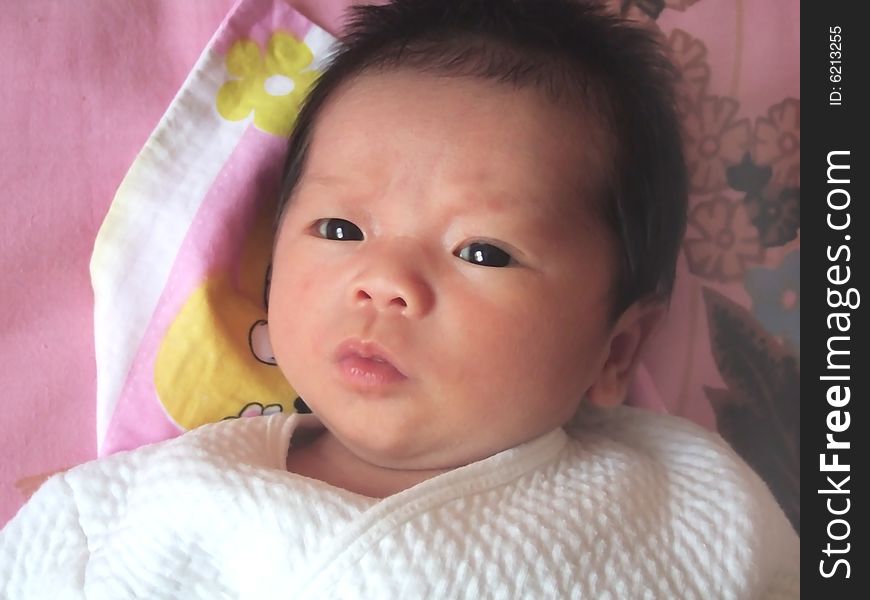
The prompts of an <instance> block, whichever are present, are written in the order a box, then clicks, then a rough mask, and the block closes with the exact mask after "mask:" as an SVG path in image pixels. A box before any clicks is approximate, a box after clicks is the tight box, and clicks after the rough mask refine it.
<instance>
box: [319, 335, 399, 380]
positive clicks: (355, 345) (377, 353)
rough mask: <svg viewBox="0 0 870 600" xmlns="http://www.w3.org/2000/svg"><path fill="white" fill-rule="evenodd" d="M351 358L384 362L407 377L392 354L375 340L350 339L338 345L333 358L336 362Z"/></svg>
mask: <svg viewBox="0 0 870 600" xmlns="http://www.w3.org/2000/svg"><path fill="white" fill-rule="evenodd" d="M350 356H359V357H362V358H369V359H373V360H376V361H380V362H384V363H387V364H389V365H390V366H391V367H393V368H394V369H395V370H396V371H398V372H399V373H400V374H401V375H402V376H403V377H407V376H408V375H407V374H406V371H405V370H404V369H403V368H402V367H401V366H400V365H399V363H398V361H397V360H396V359H395V358H394V357H393V355H392V353H391V352H390V351H389V350H387V349H386V348H384V347H383V346H381V345H380V344H378V343H377V342H375V341H373V340H363V339H360V338H348V339H346V340H344V341H343V342H342V343H340V344H339V345H338V347H337V348H336V350H335V354H334V356H333V358H334V360H335V362H341V361H342V360H343V359H345V358H348V357H350Z"/></svg>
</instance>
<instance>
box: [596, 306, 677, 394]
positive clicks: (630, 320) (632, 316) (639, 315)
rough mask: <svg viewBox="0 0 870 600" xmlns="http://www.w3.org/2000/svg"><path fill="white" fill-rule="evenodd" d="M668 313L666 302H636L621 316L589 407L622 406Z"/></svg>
mask: <svg viewBox="0 0 870 600" xmlns="http://www.w3.org/2000/svg"><path fill="white" fill-rule="evenodd" d="M665 310H666V308H665V304H664V302H663V301H661V300H657V299H655V300H650V299H647V300H639V301H637V302H635V303H634V304H632V305H631V306H630V307H629V308H628V309H626V311H625V312H623V313H622V315H621V316H620V317H619V319H618V320H617V321H616V324H615V325H614V327H613V331H612V332H611V335H610V348H609V350H608V353H607V360H606V361H605V363H604V366H603V367H602V368H601V373H600V374H599V375H598V379H597V380H596V381H595V383H593V384H592V386H591V387H590V388H589V391H588V392H587V393H586V399H587V401H588V402H589V403H591V404H592V405H593V406H599V407H609V406H616V405H618V404H622V402H623V401H624V400H625V396H626V394H627V393H628V384H629V383H630V381H631V376H632V375H633V374H634V369H635V367H636V366H637V361H638V358H639V357H640V351H641V349H642V348H643V346H644V344H645V343H646V340H648V339H649V337H650V335H651V334H652V332H653V331H655V329H656V326H657V325H658V324H659V322H660V321H661V320H662V317H664V314H665Z"/></svg>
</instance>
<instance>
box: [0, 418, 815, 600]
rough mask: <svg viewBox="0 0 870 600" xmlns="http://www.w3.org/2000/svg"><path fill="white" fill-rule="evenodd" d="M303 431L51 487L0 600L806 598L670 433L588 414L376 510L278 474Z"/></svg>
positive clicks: (756, 529) (703, 459) (747, 514)
mask: <svg viewBox="0 0 870 600" xmlns="http://www.w3.org/2000/svg"><path fill="white" fill-rule="evenodd" d="M312 418H313V417H311V416H306V417H302V416H299V415H290V416H288V415H281V414H279V415H275V416H271V417H256V418H250V419H238V420H234V421H226V422H222V423H218V424H214V425H208V426H205V427H202V428H200V429H197V430H195V431H193V432H190V433H188V434H186V435H184V436H182V437H180V438H177V439H174V440H171V441H168V442H163V443H160V444H155V445H152V446H148V447H145V448H141V449H139V450H136V451H133V452H128V453H122V454H117V455H115V456H111V457H109V458H105V459H102V460H98V461H95V462H91V463H88V464H85V465H82V466H80V467H77V468H75V469H73V470H71V471H69V472H67V473H65V474H62V475H58V476H55V477H53V478H52V479H50V480H49V481H47V482H46V483H45V484H44V485H43V486H42V488H40V490H39V491H38V492H37V493H36V494H35V495H34V497H33V498H32V499H31V500H30V502H28V503H27V504H26V505H25V506H24V507H23V508H22V509H21V510H20V511H19V513H18V515H16V517H15V518H14V519H13V520H12V521H10V523H9V524H8V525H7V526H6V527H5V528H4V529H3V531H2V533H0V597H2V598H4V599H5V598H9V599H18V598H27V599H41V598H47V599H50V600H59V599H61V598H89V599H104V598H105V599H112V600H118V599H123V598H148V599H158V598H184V599H189V598H203V599H206V598H207V599H210V600H212V599H218V598H233V599H235V598H242V599H244V598H373V599H381V598H383V599H388V600H393V599H417V598H419V599H426V600H429V599H437V598H450V599H456V598H504V599H514V598H531V599H535V600H539V599H545V598H590V599H605V600H606V599H609V598H612V599H635V598H638V599H640V598H663V599H693V598H698V599H704V600H708V599H712V598H717V599H718V598H733V599H740V600H743V599H754V598H797V597H799V592H800V590H799V587H800V583H799V571H798V569H799V565H798V562H799V550H800V543H799V540H798V537H797V536H796V534H795V533H794V530H793V529H792V528H791V527H790V525H789V523H788V521H787V520H786V518H785V515H784V514H783V512H782V510H781V509H780V508H779V507H778V506H777V504H776V502H775V501H774V499H773V497H772V495H771V494H770V492H769V490H768V489H767V487H766V486H765V485H764V483H763V482H762V481H761V480H760V479H759V478H758V477H757V476H756V475H755V474H754V473H753V472H752V471H751V469H750V468H749V467H748V466H747V465H746V464H745V463H743V462H742V461H741V460H740V459H739V458H738V457H737V456H736V455H735V454H734V453H733V452H732V451H731V450H730V449H729V448H728V446H727V445H726V444H725V442H724V441H722V440H721V438H719V437H717V436H714V435H711V434H709V433H706V432H704V431H703V430H701V429H699V428H697V427H695V426H694V425H691V424H690V423H688V422H686V421H683V420H681V419H677V418H674V417H667V416H662V415H656V414H652V413H648V412H644V411H641V410H637V409H629V408H620V409H615V410H612V411H607V412H602V413H591V414H589V415H587V416H585V417H584V418H583V419H582V422H580V423H579V424H578V425H576V426H574V425H572V426H571V427H570V428H569V432H570V435H569V434H566V432H565V431H564V430H562V429H557V430H555V431H553V432H551V433H548V434H546V435H544V436H542V437H540V438H538V439H536V440H533V441H531V442H528V443H526V444H523V445H521V446H518V447H516V448H512V449H509V450H506V451H504V452H501V453H499V454H497V455H495V456H492V457H490V458H488V459H485V460H482V461H478V462H476V463H473V464H470V465H467V466H465V467H462V468H459V469H455V470H453V471H450V472H448V473H445V474H443V475H440V476H438V477H435V478H432V479H429V480H428V481H425V482H423V483H421V484H419V485H416V486H414V487H412V488H410V489H407V490H405V491H403V492H401V493H399V494H396V495H394V496H390V497H388V498H385V499H383V500H375V499H372V498H367V497H364V496H361V495H358V494H354V493H352V492H348V491H346V490H341V489H338V488H335V487H333V486H331V485H328V484H326V483H323V482H320V481H316V480H313V479H308V478H305V477H302V476H299V475H296V474H293V473H288V472H287V471H286V470H285V456H286V453H287V449H288V445H289V440H290V436H291V434H292V432H293V429H294V428H295V427H296V426H297V425H298V424H299V422H300V421H301V420H304V419H312Z"/></svg>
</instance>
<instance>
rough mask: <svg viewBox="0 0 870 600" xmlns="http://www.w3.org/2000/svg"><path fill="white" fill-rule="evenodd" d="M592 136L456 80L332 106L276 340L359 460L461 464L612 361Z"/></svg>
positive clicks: (385, 81) (371, 90)
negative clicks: (594, 193) (610, 359)
mask: <svg viewBox="0 0 870 600" xmlns="http://www.w3.org/2000/svg"><path fill="white" fill-rule="evenodd" d="M593 137H595V136H593V135H592V134H591V133H590V128H589V125H588V124H585V123H584V119H582V118H580V117H578V115H577V114H576V113H575V114H569V113H567V112H563V111H561V110H560V109H557V108H554V106H552V105H551V104H550V103H549V102H547V101H546V99H544V98H542V97H539V95H538V93H537V92H535V91H532V90H520V91H517V90H514V89H511V88H509V87H507V86H501V85H498V84H494V83H489V82H484V81H478V80H472V79H466V78H461V79H460V78H453V79H446V78H435V77H434V76H431V75H424V74H413V73H408V72H395V73H388V74H375V75H366V76H363V77H362V78H360V79H357V80H355V81H354V82H353V83H351V84H349V85H347V86H346V87H344V88H343V90H342V92H341V93H340V94H338V95H336V96H335V97H334V98H333V99H332V101H331V102H330V104H329V105H328V106H327V107H326V108H325V110H324V111H323V113H322V114H321V116H320V118H319V119H318V122H317V126H316V131H315V134H314V136H313V140H312V145H311V147H310V149H309V155H308V160H307V164H306V168H305V172H304V174H303V176H302V178H301V181H300V183H299V186H298V188H297V190H296V193H295V195H294V197H293V199H292V201H291V202H290V204H289V206H288V208H287V211H286V214H285V218H284V220H283V222H282V225H281V229H280V232H279V238H278V242H277V246H276V251H275V257H274V265H273V272H272V283H271V295H270V303H269V306H270V314H269V328H270V335H271V340H272V345H273V348H274V351H275V356H276V358H277V360H278V364H279V365H280V366H281V368H282V369H283V371H284V373H285V374H286V376H287V378H288V380H289V381H290V382H291V383H292V384H293V386H294V387H295V388H296V390H297V391H298V392H299V393H300V395H301V396H302V397H303V398H304V399H305V401H306V402H307V404H308V405H309V406H310V407H311V408H312V410H313V411H314V412H315V413H316V414H317V415H318V416H319V417H320V419H321V420H322V421H323V423H324V424H325V425H326V427H327V428H328V429H329V431H330V432H331V433H332V434H333V435H334V436H335V437H336V438H337V439H338V440H339V441H341V443H342V444H343V445H344V446H345V447H347V448H348V449H350V450H351V451H352V452H354V453H355V454H356V455H357V456H358V457H360V458H362V459H364V460H367V461H369V462H371V463H374V464H377V465H379V466H384V467H392V468H401V469H423V468H451V467H457V466H461V465H463V464H466V463H468V462H471V461H474V460H477V459H480V458H484V457H486V456H489V455H491V454H493V453H495V452H498V451H500V450H503V449H505V448H509V447H511V446H515V445H517V444H519V443H522V442H524V441H527V440H530V439H532V438H534V437H536V436H538V435H541V434H543V433H546V432H547V431H550V430H552V429H553V428H556V427H558V426H560V425H562V424H563V423H565V422H566V421H567V420H568V419H569V418H570V417H571V415H572V414H573V413H574V412H575V410H576V408H577V406H578V404H579V402H580V399H581V398H582V397H583V395H584V393H585V391H586V390H587V389H588V388H589V387H590V385H591V384H592V383H593V382H594V381H595V380H596V378H597V377H598V374H599V372H600V370H601V368H602V365H603V364H604V362H605V359H606V358H607V351H608V346H609V342H610V327H609V325H608V323H609V322H608V314H609V309H610V302H611V296H610V291H611V287H612V279H613V273H614V272H615V271H616V267H615V264H616V261H615V252H614V248H613V243H612V242H611V241H610V239H609V237H608V235H607V233H606V229H605V227H604V225H603V224H602V223H601V221H600V219H599V217H598V216H597V215H596V213H595V210H594V209H593V208H591V204H592V202H593V201H592V200H591V199H590V196H591V195H592V194H593V189H594V187H595V184H596V182H597V178H598V177H599V175H600V173H601V172H602V167H603V165H602V162H603V160H602V157H601V153H600V152H599V151H598V150H597V149H596V147H595V144H594V143H593V141H592V138H593ZM577 165H581V168H578V167H577Z"/></svg>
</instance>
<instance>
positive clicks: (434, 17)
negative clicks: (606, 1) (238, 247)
mask: <svg viewBox="0 0 870 600" xmlns="http://www.w3.org/2000/svg"><path fill="white" fill-rule="evenodd" d="M403 68H410V69H413V70H417V71H423V72H430V73H432V74H433V75H436V76H445V77H455V76H466V77H475V78H481V79H485V80H492V81H497V82H501V83H503V84H505V85H511V86H515V87H518V88H533V89H536V90H538V91H540V92H541V93H542V94H544V95H546V97H548V98H549V99H550V100H551V101H553V102H559V103H564V104H566V105H568V106H572V105H573V106H577V110H578V112H579V111H585V113H586V114H590V115H593V116H594V117H597V119H598V120H599V123H600V127H601V130H602V132H603V133H604V134H605V135H606V136H608V137H609V138H610V140H609V141H608V143H607V144H606V146H608V147H610V148H611V150H610V152H609V154H610V158H612V161H611V165H610V167H609V168H608V169H606V170H605V172H604V173H602V178H603V181H601V182H599V184H598V186H597V189H598V190H599V191H600V193H601V197H600V198H599V199H598V200H599V202H598V203H597V204H598V205H599V206H600V207H601V213H602V216H603V218H604V221H605V223H606V224H607V226H608V227H609V228H610V230H611V232H612V234H613V236H614V237H615V239H616V241H617V245H618V248H619V249H620V250H619V254H620V256H619V272H618V274H617V276H616V281H615V290H614V305H613V313H612V316H613V317H614V318H616V317H618V316H619V315H620V314H621V313H622V312H623V311H624V310H625V309H626V308H628V307H629V306H630V305H631V304H632V303H634V302H635V301H636V300H639V299H641V298H646V297H650V296H652V297H657V298H661V299H667V298H668V297H669V296H670V293H671V291H672V289H673V285H674V276H675V271H676V262H677V256H678V254H679V250H680V244H681V242H682V238H683V234H684V232H685V227H686V211H687V202H688V200H687V198H688V189H687V186H688V184H687V174H686V168H685V163H684V159H683V150H682V143H681V135H680V123H679V118H678V116H677V112H676V107H675V102H674V91H673V88H674V84H675V81H676V72H675V70H674V68H673V66H672V65H671V63H670V62H669V61H668V59H667V57H666V56H665V54H664V52H663V50H662V48H661V47H660V44H659V42H658V41H657V37H656V34H655V33H654V32H653V31H651V30H649V29H645V28H644V27H642V26H640V25H638V24H635V23H632V22H629V21H627V20H625V19H623V18H621V17H619V16H618V15H616V14H614V13H612V12H610V11H608V9H606V7H604V6H603V5H601V4H598V3H595V2H588V1H581V0H393V1H392V2H391V3H389V4H386V5H383V6H357V7H355V8H353V9H351V13H350V18H349V22H348V24H347V27H346V30H345V33H344V35H343V36H342V38H341V39H340V43H339V45H338V48H337V50H336V51H335V53H334V54H333V55H332V57H331V58H330V61H329V64H328V67H327V68H326V69H325V70H324V72H323V73H322V75H321V76H320V77H319V78H318V80H317V81H316V82H315V83H314V84H313V86H312V88H311V89H310V90H309V94H308V96H307V98H306V101H305V103H304V104H303V106H302V109H301V111H300V113H299V115H298V117H297V120H296V122H295V125H294V129H293V132H292V133H291V135H290V140H289V148H288V154H287V159H286V162H285V166H284V171H283V181H282V186H281V190H282V192H281V194H282V195H281V199H280V202H279V209H278V216H279V220H280V216H281V214H282V213H283V210H284V207H285V205H286V203H287V202H288V201H290V199H291V197H292V195H293V192H294V190H295V188H296V185H297V184H298V182H299V179H300V177H301V175H302V172H303V169H304V166H305V159H306V155H307V151H308V147H309V145H310V142H311V137H312V135H313V130H314V126H315V123H316V120H317V117H318V115H319V114H320V112H321V110H323V107H324V105H325V104H326V103H327V102H328V101H329V98H330V97H331V96H332V95H333V94H334V93H335V92H336V90H337V89H338V88H339V87H340V86H341V85H342V84H344V83H346V82H348V81H350V80H352V79H353V78H355V77H358V76H360V75H362V74H364V73H371V72H379V71H387V70H398V69H403ZM584 167H585V165H578V168H584ZM587 168H588V167H587Z"/></svg>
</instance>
